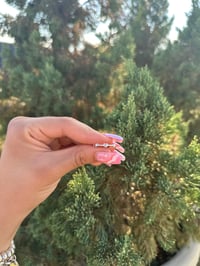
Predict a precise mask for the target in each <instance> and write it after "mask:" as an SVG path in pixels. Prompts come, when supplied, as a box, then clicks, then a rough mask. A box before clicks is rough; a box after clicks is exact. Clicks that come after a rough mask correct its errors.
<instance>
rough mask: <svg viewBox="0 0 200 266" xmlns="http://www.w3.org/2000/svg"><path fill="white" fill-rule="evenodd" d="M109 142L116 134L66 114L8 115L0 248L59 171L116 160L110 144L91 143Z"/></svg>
mask: <svg viewBox="0 0 200 266" xmlns="http://www.w3.org/2000/svg"><path fill="white" fill-rule="evenodd" d="M115 142H121V140H120V139H115V135H112V134H111V135H109V134H107V135H105V134H102V133H99V132H97V131H95V130H94V129H92V128H90V127H88V126H87V125H85V124H83V123H81V122H79V121H77V120H75V119H73V118H69V117H41V118H28V117H18V118H15V119H13V120H12V121H11V122H10V124H9V126H8V131H7V136H6V140H5V144H4V147H3V152H2V155H1V159H0V229H1V234H0V251H1V250H5V249H6V248H7V247H8V246H9V244H10V241H11V240H12V238H13V237H14V235H15V233H16V230H17V228H18V227H19V225H20V224H21V222H22V221H23V219H24V218H25V217H26V216H27V215H28V214H29V213H30V212H31V211H32V210H33V209H34V208H35V207H36V206H38V205H39V204H40V203H41V202H42V201H44V200H45V199H46V198H47V197H48V196H49V195H50V194H51V193H52V192H53V191H54V189H55V188H56V186H57V184H58V182H59V181H60V179H61V177H62V176H63V175H64V174H65V173H67V172H69V171H71V170H73V169H75V168H77V167H79V166H81V165H85V164H94V165H99V164H101V163H106V164H113V163H117V164H119V163H121V160H124V156H123V155H122V154H121V153H119V152H117V151H116V150H114V149H113V148H111V149H109V148H104V147H98V148H94V144H95V143H100V144H101V143H109V144H112V143H115ZM116 145H117V146H116V147H117V149H118V150H120V151H121V152H123V148H122V147H121V146H120V145H119V144H116ZM2 231H3V234H2Z"/></svg>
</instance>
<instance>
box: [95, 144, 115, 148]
mask: <svg viewBox="0 0 200 266" xmlns="http://www.w3.org/2000/svg"><path fill="white" fill-rule="evenodd" d="M94 147H95V148H98V147H103V148H109V147H113V148H116V144H109V143H103V144H99V143H96V144H94Z"/></svg>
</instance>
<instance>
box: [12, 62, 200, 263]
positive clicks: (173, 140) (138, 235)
mask: <svg viewBox="0 0 200 266" xmlns="http://www.w3.org/2000/svg"><path fill="white" fill-rule="evenodd" d="M127 69H128V70H127V75H126V77H125V81H124V84H125V85H124V90H123V95H122V97H121V102H120V103H119V104H118V106H116V108H115V110H113V112H112V114H111V115H110V116H109V117H107V122H106V126H105V129H104V130H106V131H108V132H115V133H117V134H119V135H122V136H123V137H124V143H123V146H124V147H125V156H126V161H125V162H123V163H122V164H121V165H117V166H112V167H107V166H101V167H96V168H95V167H90V166H87V167H85V168H80V169H79V170H78V171H76V172H75V173H73V174H69V175H66V176H65V177H64V178H63V180H62V182H61V183H60V184H59V186H58V188H57V190H56V191H55V193H54V194H53V195H52V196H51V197H50V198H49V199H48V200H47V201H46V202H45V203H43V204H42V205H41V206H40V207H39V208H38V209H37V210H36V211H35V212H34V213H33V214H32V215H31V216H30V217H29V218H28V219H27V220H26V221H25V222H24V225H23V226H22V227H21V230H20V232H19V234H18V238H17V239H18V243H17V246H18V247H19V248H18V253H19V254H18V255H19V258H20V260H21V264H22V265H54V266H55V265H62V266H63V265H66V266H67V265H73V266H75V265H88V266H103V265H104V266H112V265H113V266H145V265H161V263H162V262H163V261H164V260H165V259H166V256H167V254H173V253H175V252H176V251H177V250H178V249H179V248H181V247H182V246H184V245H185V244H186V243H187V242H188V241H189V240H190V239H197V240H199V239H200V232H199V214H198V211H199V208H200V192H199V184H200V164H199V159H200V145H199V142H198V139H197V138H195V137H194V139H193V140H192V142H191V143H190V144H189V145H188V144H186V141H185V138H186V135H187V124H186V123H185V122H184V121H183V119H182V116H181V113H176V112H175V111H174V109H173V107H172V106H171V105H170V104H169V102H168V101H167V100H166V98H165V97H164V95H163V91H162V89H161V88H160V87H159V84H158V83H157V82H156V81H155V80H154V79H153V78H152V77H151V75H150V74H149V72H148V70H147V69H145V68H144V69H137V68H136V67H134V66H133V65H132V63H129V64H128V67H127ZM20 247H21V248H20Z"/></svg>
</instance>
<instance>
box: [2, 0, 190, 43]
mask: <svg viewBox="0 0 200 266" xmlns="http://www.w3.org/2000/svg"><path fill="white" fill-rule="evenodd" d="M158 1H159V0H158ZM168 2H169V17H172V16H174V23H173V26H172V29H171V32H170V34H169V38H170V39H171V40H172V41H173V40H176V38H177V30H176V29H177V28H179V29H182V28H183V27H184V26H185V24H186V13H188V12H189V11H190V9H191V0H168ZM0 13H3V14H5V13H6V14H10V15H12V16H16V14H17V10H16V9H15V8H13V7H10V6H9V5H8V4H6V3H5V0H0ZM0 41H4V42H12V39H10V38H9V37H8V36H4V37H2V36H0Z"/></svg>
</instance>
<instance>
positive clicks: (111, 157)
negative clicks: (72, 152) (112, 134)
mask: <svg viewBox="0 0 200 266" xmlns="http://www.w3.org/2000/svg"><path fill="white" fill-rule="evenodd" d="M96 160H97V161H98V162H101V163H105V164H106V165H108V166H111V165H112V164H120V163H121V161H124V160H125V156H124V155H123V154H121V153H120V152H118V151H116V150H114V151H113V152H97V153H96Z"/></svg>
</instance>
